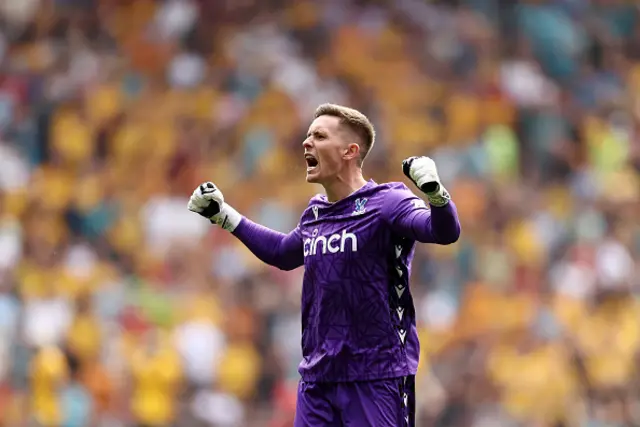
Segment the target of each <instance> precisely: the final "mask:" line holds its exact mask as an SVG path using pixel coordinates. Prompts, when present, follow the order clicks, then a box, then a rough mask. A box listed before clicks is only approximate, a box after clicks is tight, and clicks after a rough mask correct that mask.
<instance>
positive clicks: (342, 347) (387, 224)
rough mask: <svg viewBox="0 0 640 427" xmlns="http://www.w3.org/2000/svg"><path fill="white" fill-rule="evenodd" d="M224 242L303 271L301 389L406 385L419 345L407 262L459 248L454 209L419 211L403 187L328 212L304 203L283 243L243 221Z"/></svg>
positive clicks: (376, 191) (370, 190) (391, 186)
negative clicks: (419, 246)
mask: <svg viewBox="0 0 640 427" xmlns="http://www.w3.org/2000/svg"><path fill="white" fill-rule="evenodd" d="M233 234H234V235H235V236H236V237H237V238H238V239H240V241H242V243H244V244H245V245H246V246H247V247H248V248H249V250H251V252H253V254H254V255H256V256H257V257H258V258H259V259H260V260H262V261H263V262H265V263H267V264H269V265H272V266H275V267H278V268H280V269H283V270H292V269H294V268H297V267H300V266H302V265H304V268H305V271H304V279H303V284H302V354H303V360H302V362H301V363H300V367H299V372H300V374H301V375H302V379H303V380H304V381H307V382H343V381H367V380H374V379H384V378H393V377H402V376H406V375H415V373H416V370H417V368H418V358H419V354H420V345H419V343H418V334H417V330H416V315H415V308H414V305H413V298H412V296H411V292H410V290H409V276H410V274H411V260H412V259H413V254H414V251H415V244H416V242H422V243H436V244H449V243H453V242H455V241H456V240H457V239H458V237H459V235H460V222H459V220H458V215H457V211H456V207H455V205H454V204H453V202H449V203H448V204H447V205H446V206H444V207H439V208H438V207H431V208H428V207H427V206H426V204H425V202H424V201H423V200H422V199H420V198H418V197H416V196H415V195H414V194H413V193H412V192H411V191H410V190H409V189H408V188H407V187H406V186H405V185H404V184H402V183H388V184H376V183H375V182H373V181H369V182H368V183H367V184H366V185H365V186H364V187H362V188H361V189H360V190H358V191H356V192H354V193H353V194H351V195H350V196H348V197H346V198H344V199H342V200H339V201H337V202H335V203H329V202H328V201H327V199H326V196H323V195H317V196H315V197H313V198H312V199H311V200H310V202H309V206H308V207H307V209H305V211H304V212H303V214H302V216H301V218H300V223H299V224H298V226H297V227H296V228H295V229H294V230H293V231H291V232H290V233H289V234H283V233H279V232H276V231H273V230H270V229H268V228H266V227H264V226H261V225H259V224H256V223H254V222H252V221H250V220H248V219H247V218H244V217H243V218H242V220H241V222H240V224H239V225H238V226H237V228H236V229H235V230H234V233H233Z"/></svg>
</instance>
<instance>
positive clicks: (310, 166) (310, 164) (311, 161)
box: [304, 154, 318, 172]
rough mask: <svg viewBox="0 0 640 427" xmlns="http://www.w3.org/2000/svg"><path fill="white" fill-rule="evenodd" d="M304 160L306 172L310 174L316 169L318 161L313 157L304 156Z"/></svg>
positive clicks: (309, 155)
mask: <svg viewBox="0 0 640 427" xmlns="http://www.w3.org/2000/svg"><path fill="white" fill-rule="evenodd" d="M304 160H305V161H306V162H307V172H311V171H313V170H314V169H315V168H316V167H318V159H316V158H315V157H314V156H313V155H311V154H305V155H304Z"/></svg>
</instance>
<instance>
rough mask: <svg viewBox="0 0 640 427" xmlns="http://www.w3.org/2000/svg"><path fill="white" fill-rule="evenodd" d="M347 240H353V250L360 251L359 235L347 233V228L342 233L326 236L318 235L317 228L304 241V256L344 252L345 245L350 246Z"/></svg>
mask: <svg viewBox="0 0 640 427" xmlns="http://www.w3.org/2000/svg"><path fill="white" fill-rule="evenodd" d="M347 242H351V252H358V237H357V236H356V235H355V234H353V233H347V232H346V230H343V231H342V233H341V234H339V233H336V234H332V235H331V236H329V237H325V236H318V229H315V230H313V234H312V237H311V238H310V239H305V241H304V245H303V249H304V256H309V255H316V254H322V255H324V254H326V253H327V252H329V253H332V254H336V253H338V252H340V253H344V251H345V247H346V248H348V247H349V244H348V243H347Z"/></svg>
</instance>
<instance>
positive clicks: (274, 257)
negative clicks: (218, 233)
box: [233, 217, 303, 270]
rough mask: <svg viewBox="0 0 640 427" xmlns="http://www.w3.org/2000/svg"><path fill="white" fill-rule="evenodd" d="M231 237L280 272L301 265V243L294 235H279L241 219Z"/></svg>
mask: <svg viewBox="0 0 640 427" xmlns="http://www.w3.org/2000/svg"><path fill="white" fill-rule="evenodd" d="M233 235H234V236H236V237H237V238H238V240H240V241H241V242H242V243H243V244H244V245H245V246H246V247H247V248H248V249H249V250H250V251H251V253H253V254H254V255H255V256H256V257H257V258H258V259H259V260H261V261H262V262H264V263H266V264H269V265H272V266H274V267H277V268H279V269H281V270H293V269H294V268H297V267H299V266H300V265H302V262H303V259H302V258H303V256H302V247H301V245H302V242H301V241H300V239H297V238H296V237H297V236H296V235H295V233H290V234H284V233H280V232H278V231H275V230H271V229H270V228H267V227H265V226H262V225H260V224H257V223H255V222H253V221H251V220H250V219H248V218H246V217H243V218H242V219H241V221H240V223H239V224H238V226H237V227H236V228H235V230H234V231H233ZM298 246H300V248H299V249H300V250H298Z"/></svg>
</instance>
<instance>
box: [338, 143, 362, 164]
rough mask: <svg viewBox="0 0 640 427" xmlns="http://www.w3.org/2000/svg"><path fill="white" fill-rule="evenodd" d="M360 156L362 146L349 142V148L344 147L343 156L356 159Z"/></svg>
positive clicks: (346, 158) (347, 158)
mask: <svg viewBox="0 0 640 427" xmlns="http://www.w3.org/2000/svg"><path fill="white" fill-rule="evenodd" d="M358 157H360V146H359V145H358V144H353V143H352V144H349V145H347V148H345V149H344V154H343V155H342V158H343V159H345V160H351V159H356V158H358Z"/></svg>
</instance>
